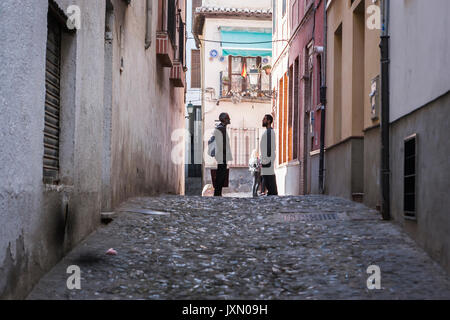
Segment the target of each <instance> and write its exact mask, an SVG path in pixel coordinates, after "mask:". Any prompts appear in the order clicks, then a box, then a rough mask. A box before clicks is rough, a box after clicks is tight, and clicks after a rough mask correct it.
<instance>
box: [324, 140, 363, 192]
mask: <svg viewBox="0 0 450 320" xmlns="http://www.w3.org/2000/svg"><path fill="white" fill-rule="evenodd" d="M363 149H364V140H363V139H349V140H346V141H345V142H342V143H340V144H338V145H335V146H334V147H332V148H330V149H327V152H326V157H325V166H326V168H327V170H326V173H325V174H326V176H325V192H326V193H327V194H330V195H334V196H338V197H343V198H347V199H352V195H353V193H362V192H363V183H364V182H363V177H364V176H363V173H364V171H363V169H364V167H363V166H364V158H363Z"/></svg>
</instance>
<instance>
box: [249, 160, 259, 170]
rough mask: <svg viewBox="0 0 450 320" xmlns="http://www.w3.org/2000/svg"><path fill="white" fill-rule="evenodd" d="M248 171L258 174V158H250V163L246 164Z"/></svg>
mask: <svg viewBox="0 0 450 320" xmlns="http://www.w3.org/2000/svg"><path fill="white" fill-rule="evenodd" d="M248 169H249V170H250V171H251V172H260V171H261V160H259V158H250V161H249V162H248Z"/></svg>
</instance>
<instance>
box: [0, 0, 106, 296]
mask: <svg viewBox="0 0 450 320" xmlns="http://www.w3.org/2000/svg"><path fill="white" fill-rule="evenodd" d="M57 2H58V3H59V4H60V6H61V8H62V9H63V10H65V9H66V8H67V6H68V4H69V1H63V0H61V1H57ZM70 4H77V5H79V6H80V8H81V14H82V21H83V25H82V29H81V30H79V31H77V33H76V34H75V35H73V36H71V37H72V38H70V36H67V35H65V36H64V37H65V38H66V37H68V39H66V41H65V44H63V49H62V50H63V52H64V58H63V61H62V62H63V66H62V69H63V72H66V74H65V75H63V79H64V81H67V83H68V86H67V88H65V89H64V90H63V91H62V92H61V100H62V109H63V110H62V115H61V118H62V133H61V135H62V142H61V144H62V146H61V148H62V151H61V153H62V155H61V174H62V183H64V184H65V185H63V186H60V187H59V188H53V187H46V186H44V184H43V182H42V181H43V180H42V157H43V129H44V99H45V52H46V41H47V9H48V8H47V1H27V2H24V3H21V4H20V6H19V5H18V4H17V1H13V0H5V1H2V2H1V3H0V43H1V44H2V45H1V47H0V60H1V61H2V62H4V61H7V62H8V63H4V65H3V67H2V68H1V70H0V88H1V95H0V99H1V100H0V104H1V110H2V116H1V117H0V150H1V152H0V163H1V167H0V180H1V181H2V184H1V186H0V212H1V216H0V224H1V226H2V227H1V229H0V297H2V298H22V297H24V296H25V295H26V294H27V292H28V291H29V290H30V289H31V287H32V285H33V284H34V283H35V282H36V281H37V280H38V279H39V277H40V276H42V275H43V273H45V272H46V271H47V270H48V269H49V268H50V267H51V266H53V265H54V264H55V263H56V262H57V261H58V260H59V259H60V258H61V257H62V254H63V253H64V251H66V250H69V249H70V248H71V247H72V246H73V245H75V244H76V243H78V242H79V241H80V240H81V239H83V238H84V237H85V236H86V235H87V234H89V233H90V232H91V231H92V230H93V229H94V228H95V227H96V226H97V224H98V221H99V212H100V201H99V199H100V191H101V168H102V163H101V145H102V140H101V135H102V125H101V124H102V117H103V109H102V106H103V97H102V95H99V94H98V92H103V55H104V52H103V50H104V48H103V45H104V41H103V30H104V29H103V28H104V19H103V18H102V17H104V4H103V2H100V1H95V2H94V1H86V0H78V1H70ZM74 66H76V68H75V67H74ZM69 71H70V72H69ZM74 74H75V75H76V79H77V80H76V81H75V77H74V76H73V75H74ZM81 74H83V75H89V76H85V77H83V78H81V77H80V76H79V75H81ZM66 209H68V211H66Z"/></svg>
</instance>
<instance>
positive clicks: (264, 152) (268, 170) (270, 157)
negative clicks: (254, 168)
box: [260, 128, 277, 176]
mask: <svg viewBox="0 0 450 320" xmlns="http://www.w3.org/2000/svg"><path fill="white" fill-rule="evenodd" d="M269 130H270V136H271V150H270V152H269V150H268V144H267V142H268V141H267V139H268V134H267V132H268V131H269ZM276 141H277V139H276V137H275V130H273V129H272V128H270V129H267V130H266V131H264V133H263V135H262V137H261V143H260V150H261V164H262V167H261V175H263V176H271V175H274V174H275V159H276V155H277V152H276V144H275V143H276ZM267 166H268V167H267Z"/></svg>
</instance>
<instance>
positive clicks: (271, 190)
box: [263, 175, 278, 196]
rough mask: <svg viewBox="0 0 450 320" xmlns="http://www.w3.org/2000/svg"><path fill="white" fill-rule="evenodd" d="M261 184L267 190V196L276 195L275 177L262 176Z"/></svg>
mask: <svg viewBox="0 0 450 320" xmlns="http://www.w3.org/2000/svg"><path fill="white" fill-rule="evenodd" d="M263 184H264V187H265V188H267V195H268V196H277V195H278V188H277V179H276V178H275V175H271V176H263Z"/></svg>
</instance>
